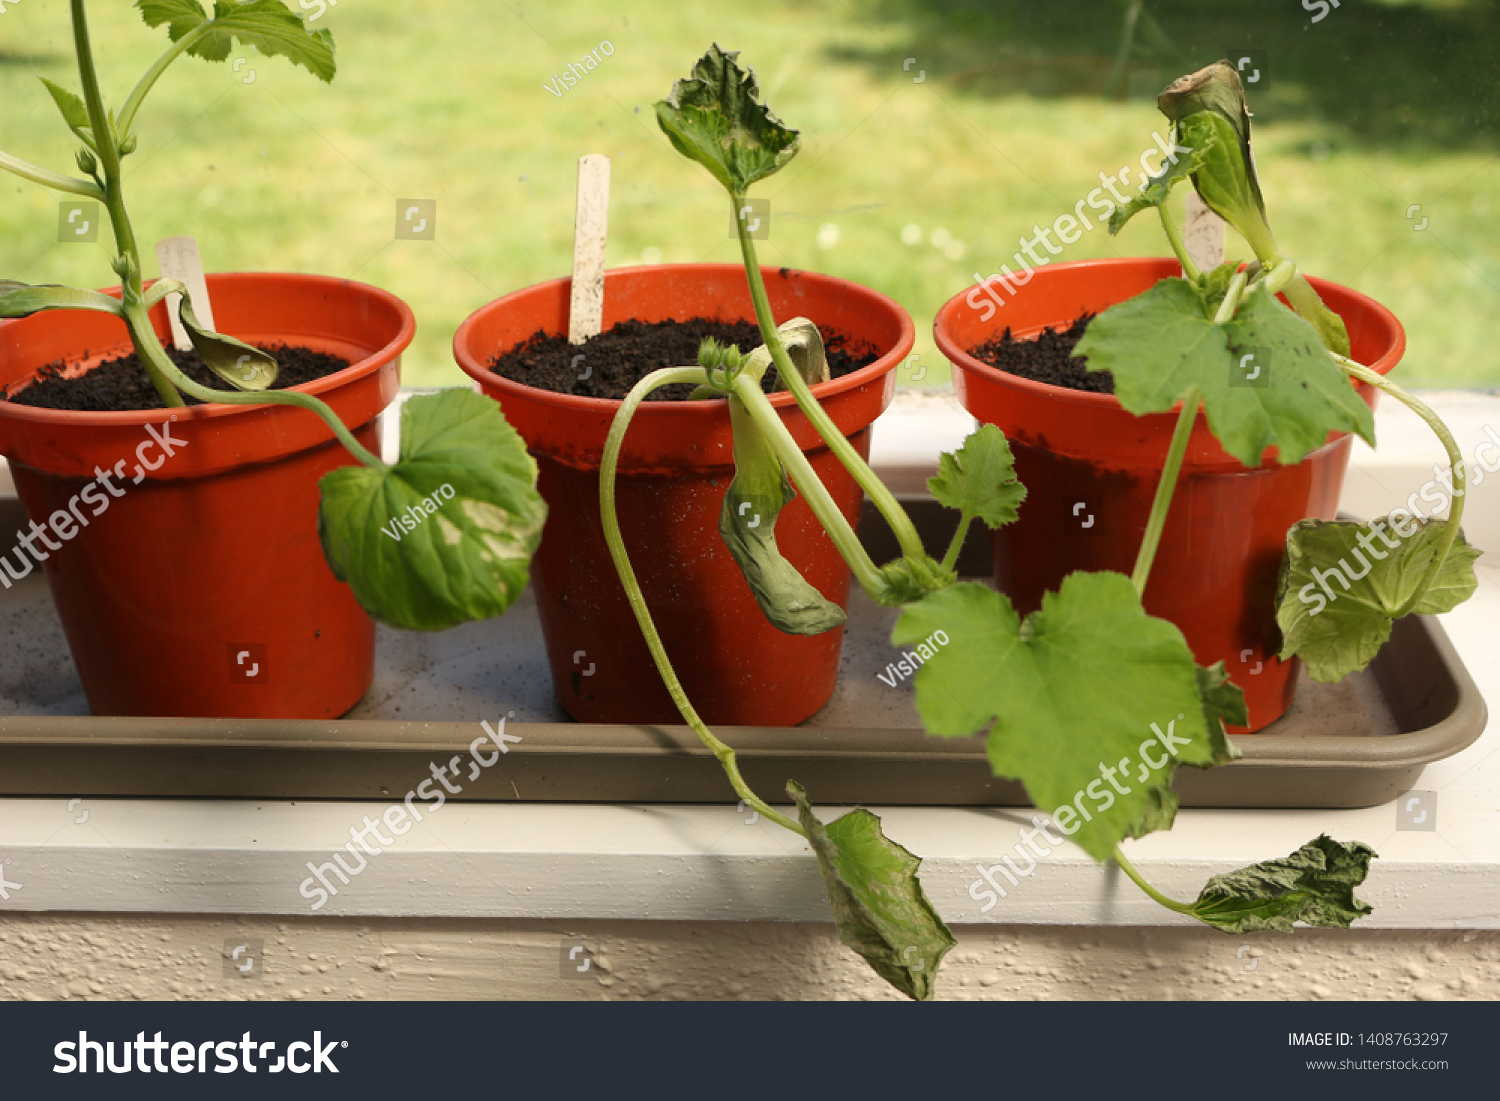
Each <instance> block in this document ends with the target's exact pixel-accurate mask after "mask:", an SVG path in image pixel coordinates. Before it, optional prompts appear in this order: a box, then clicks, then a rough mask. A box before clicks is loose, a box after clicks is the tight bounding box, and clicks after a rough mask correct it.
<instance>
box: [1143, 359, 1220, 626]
mask: <svg viewBox="0 0 1500 1101" xmlns="http://www.w3.org/2000/svg"><path fill="white" fill-rule="evenodd" d="M1200 404H1202V395H1201V394H1199V392H1198V388H1197V387H1196V386H1195V387H1193V389H1192V390H1191V391H1189V392H1188V395H1187V397H1185V398H1183V400H1182V412H1181V413H1179V414H1178V415H1177V427H1176V428H1175V429H1173V431H1172V443H1171V446H1170V447H1168V448H1167V461H1166V463H1165V464H1163V466H1162V468H1161V479H1160V480H1159V481H1158V482H1157V483H1156V498H1155V500H1153V501H1152V502H1151V515H1150V517H1149V518H1148V519H1147V520H1146V534H1145V535H1144V536H1143V537H1142V538H1141V549H1140V550H1139V551H1138V552H1137V553H1136V556H1135V570H1134V571H1132V573H1131V575H1130V582H1131V584H1132V585H1134V586H1135V591H1136V595H1137V596H1141V597H1144V596H1145V595H1146V580H1147V578H1149V577H1150V576H1151V564H1152V563H1153V562H1154V561H1155V560H1156V549H1157V547H1158V546H1160V544H1161V533H1162V530H1163V529H1164V528H1165V527H1166V526H1167V513H1168V512H1169V511H1170V510H1171V508H1172V494H1173V493H1175V492H1176V490H1177V475H1178V474H1180V473H1181V472H1182V459H1183V456H1184V455H1186V454H1187V445H1188V440H1189V439H1190V438H1191V437H1192V435H1193V425H1194V423H1195V422H1196V421H1197V420H1198V406H1199V405H1200Z"/></svg>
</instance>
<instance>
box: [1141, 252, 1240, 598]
mask: <svg viewBox="0 0 1500 1101" xmlns="http://www.w3.org/2000/svg"><path fill="white" fill-rule="evenodd" d="M1248 280H1249V276H1248V275H1246V274H1245V273H1244V272H1242V271H1240V272H1236V273H1235V275H1234V278H1233V279H1231V280H1230V282H1229V290H1228V291H1227V292H1226V293H1225V295H1224V301H1223V302H1221V303H1219V312H1218V313H1217V314H1215V315H1214V324H1215V325H1222V324H1224V322H1226V321H1228V320H1229V319H1230V318H1231V317H1233V316H1234V311H1235V310H1236V309H1238V308H1239V304H1240V297H1241V296H1242V295H1243V294H1244V293H1245V284H1246V283H1247V282H1248ZM1202 402H1203V395H1202V394H1201V393H1200V392H1199V390H1198V388H1197V387H1196V386H1195V387H1193V388H1192V389H1191V390H1189V391H1188V392H1187V395H1186V396H1185V397H1184V398H1183V399H1182V412H1180V413H1179V414H1178V415H1177V427H1176V428H1174V429H1173V430H1172V443H1171V445H1170V446H1168V448H1167V460H1166V463H1165V464H1164V465H1163V466H1162V468H1161V478H1160V480H1159V481H1158V482H1157V483H1156V498H1155V499H1154V500H1153V501H1152V502H1151V515H1150V516H1149V517H1148V518H1147V520H1146V534H1145V535H1144V536H1143V537H1142V539H1141V549H1140V551H1139V552H1137V554H1136V557H1135V569H1134V570H1133V571H1132V572H1131V575H1130V582H1131V584H1133V585H1134V586H1135V591H1136V593H1137V595H1139V596H1142V597H1144V596H1145V595H1146V581H1147V579H1148V578H1149V577H1150V576H1151V564H1152V563H1153V562H1154V561H1155V560H1156V550H1157V547H1158V546H1160V545H1161V533H1162V529H1164V528H1165V527H1166V526H1167V513H1168V512H1170V511H1171V508H1172V495H1173V494H1174V493H1175V492H1176V491H1177V476H1178V475H1179V474H1180V473H1181V472H1182V459H1183V456H1184V455H1186V454H1187V445H1188V440H1189V439H1191V438H1192V435H1193V424H1194V423H1195V422H1196V421H1197V419H1198V406H1199V405H1201V404H1202Z"/></svg>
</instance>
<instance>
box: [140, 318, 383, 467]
mask: <svg viewBox="0 0 1500 1101" xmlns="http://www.w3.org/2000/svg"><path fill="white" fill-rule="evenodd" d="M125 323H126V324H127V325H128V326H129V327H130V335H131V336H132V337H133V338H134V340H135V346H136V350H137V352H138V353H140V355H141V360H142V362H143V363H146V365H147V366H148V368H154V369H155V370H156V371H159V372H160V373H161V374H162V376H163V377H164V378H165V379H166V380H167V382H168V385H170V386H172V387H174V388H175V389H174V391H173V396H174V397H176V398H177V404H178V405H181V404H182V398H181V396H180V395H179V394H177V393H176V391H177V390H181V391H182V393H184V394H187V395H189V396H190V397H195V398H197V399H198V400H199V401H208V402H218V403H220V404H223V405H295V406H297V407H298V408H299V409H306V410H307V411H308V412H309V413H312V414H314V415H315V416H317V417H318V418H319V419H320V420H322V421H323V423H324V424H326V425H328V427H329V428H330V429H332V431H333V434H334V435H335V436H337V437H338V441H339V443H341V444H343V445H344V447H345V448H346V449H347V450H348V451H349V454H351V455H353V456H354V457H355V458H356V459H358V460H359V461H360V462H361V463H363V464H364V465H365V466H368V467H370V468H371V469H373V470H385V469H387V467H386V464H385V463H384V462H382V461H381V460H380V459H379V458H378V457H377V456H375V455H373V454H371V453H370V451H368V450H367V449H366V448H365V447H364V445H363V444H361V443H360V442H359V441H358V440H356V439H355V438H354V433H353V432H350V431H349V428H348V426H347V425H345V424H344V422H343V421H341V420H339V417H338V414H337V413H335V412H334V411H333V410H332V409H330V408H329V407H328V406H327V405H325V404H324V403H323V402H321V401H319V400H318V399H317V398H315V397H313V396H312V395H311V394H301V393H298V392H297V391H295V390H256V391H246V390H213V389H210V388H209V387H207V386H200V385H199V384H198V383H196V382H194V381H193V380H192V379H190V378H188V377H187V376H186V375H185V374H183V373H182V372H181V371H180V370H178V369H177V365H176V364H175V363H173V362H172V361H171V359H169V358H168V356H167V353H166V352H165V351H164V350H163V349H162V346H161V342H160V341H159V340H157V339H156V330H155V328H154V327H153V326H152V324H151V318H150V317H149V315H148V314H147V313H146V310H145V308H144V307H143V306H142V305H141V304H140V303H139V302H138V301H137V302H131V303H127V305H126V306H125Z"/></svg>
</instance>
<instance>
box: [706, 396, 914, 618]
mask: <svg viewBox="0 0 1500 1101" xmlns="http://www.w3.org/2000/svg"><path fill="white" fill-rule="evenodd" d="M734 393H735V397H736V398H737V399H738V400H739V401H740V402H741V403H742V404H743V405H744V407H745V410H746V412H748V413H749V415H750V417H751V419H752V420H753V421H754V422H755V424H756V427H758V428H759V429H760V430H761V432H762V433H764V434H765V437H766V440H767V441H768V442H769V443H770V445H771V448H772V449H773V450H774V451H775V452H776V457H777V458H778V459H779V460H781V465H782V466H784V467H786V470H787V473H788V474H789V475H790V476H791V479H792V484H793V485H795V486H796V487H797V489H798V490H799V491H800V492H801V494H802V497H803V499H804V500H805V501H806V502H807V505H808V507H809V508H810V509H812V513H813V515H814V516H815V517H816V518H817V520H818V523H819V524H821V525H822V526H823V530H824V532H825V533H827V535H828V538H829V539H830V540H832V541H833V545H834V546H835V547H836V548H838V552H839V554H840V555H842V556H843V559H844V561H845V562H846V563H848V566H849V569H850V571H851V572H852V573H853V574H854V579H855V580H856V581H858V582H859V587H860V588H862V589H864V591H865V592H866V593H867V594H868V595H869V596H870V598H871V599H872V600H875V599H878V598H879V596H880V593H881V592H882V591H883V590H884V588H885V583H884V579H883V578H882V577H881V574H880V570H879V569H878V568H876V566H875V563H874V561H873V560H872V559H871V558H870V554H869V552H868V551H866V550H865V548H864V544H863V543H861V542H860V541H859V535H858V534H857V533H856V532H855V530H854V528H853V527H851V526H850V524H849V521H848V520H846V519H845V518H844V514H843V512H842V511H840V509H839V506H838V505H837V504H835V503H834V500H833V496H832V494H830V493H829V492H828V489H827V487H826V486H824V485H823V483H822V481H820V480H819V478H818V475H817V472H816V471H814V470H813V468H812V464H811V463H809V462H808V461H807V456H806V455H804V454H803V453H802V449H801V448H800V447H798V446H797V441H796V440H794V439H792V434H791V432H789V431H788V430H787V427H786V423H785V422H784V421H782V419H781V417H780V416H778V415H777V413H776V407H775V406H774V405H772V404H771V402H770V399H769V398H767V397H766V395H765V391H763V390H762V389H761V388H760V383H759V382H758V381H757V380H755V379H752V378H751V377H750V376H749V375H748V374H742V375H740V376H739V378H737V379H736V380H735V382H734Z"/></svg>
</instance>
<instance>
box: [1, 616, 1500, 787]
mask: <svg viewBox="0 0 1500 1101" xmlns="http://www.w3.org/2000/svg"><path fill="white" fill-rule="evenodd" d="M1411 618H1412V619H1413V620H1414V621H1415V623H1416V624H1417V625H1419V626H1420V628H1421V629H1422V630H1423V632H1424V634H1425V635H1426V637H1427V640H1428V641H1429V642H1430V643H1431V644H1432V646H1433V647H1434V649H1436V650H1437V652H1438V655H1439V657H1440V658H1441V659H1442V662H1443V665H1444V668H1445V669H1447V671H1448V672H1449V674H1450V676H1452V678H1453V681H1454V686H1455V688H1456V692H1457V699H1456V701H1455V706H1454V708H1453V709H1452V711H1450V712H1449V713H1448V714H1447V715H1446V716H1444V717H1443V718H1442V719H1440V720H1439V721H1438V722H1436V723H1433V724H1432V725H1430V726H1426V727H1423V728H1421V729H1418V730H1412V731H1406V732H1403V733H1399V734H1388V735H1381V736H1379V737H1372V738H1351V737H1340V736H1331V735H1307V736H1303V735H1281V734H1274V733H1272V734H1267V733H1256V734H1240V735H1232V736H1231V738H1230V740H1231V741H1232V742H1233V743H1234V745H1235V746H1236V748H1238V749H1239V750H1240V751H1241V753H1242V754H1243V756H1242V757H1241V758H1240V759H1238V760H1234V761H1231V762H1229V763H1228V764H1227V765H1225V766H1220V767H1227V768H1231V769H1275V768H1292V769H1299V770H1302V769H1318V768H1337V769H1355V770H1378V771H1393V770H1396V769H1401V768H1410V767H1416V766H1421V765H1426V764H1430V763H1432V762H1433V761H1437V760H1442V759H1443V758H1445V757H1450V756H1452V755H1454V754H1456V753H1459V752H1461V751H1462V750H1464V749H1466V748H1468V747H1469V746H1470V745H1472V744H1473V743H1474V742H1475V741H1477V740H1478V739H1479V737H1480V736H1481V735H1482V734H1483V732H1484V729H1485V725H1486V722H1487V719H1488V708H1487V706H1486V704H1485V702H1484V699H1483V697H1482V696H1481V695H1480V693H1479V688H1478V686H1477V685H1476V684H1475V683H1474V680H1473V677H1472V675H1471V674H1470V673H1469V671H1468V669H1467V668H1466V667H1465V666H1464V664H1463V661H1462V659H1461V658H1460V656H1459V654H1458V652H1457V650H1456V649H1455V648H1454V646H1453V643H1452V641H1451V640H1450V639H1449V638H1448V635H1447V632H1446V631H1444V630H1443V627H1442V624H1441V623H1440V622H1439V621H1438V619H1437V617H1436V616H1426V615H1424V616H1414V617H1411ZM1392 641H1396V640H1395V639H1393V640H1392ZM1398 644H1399V643H1398ZM1374 675H1375V676H1376V677H1377V678H1378V677H1379V674H1378V672H1377V673H1375V674H1374ZM1377 683H1379V680H1378V679H1377ZM101 722H105V723H109V724H111V726H112V727H113V731H114V732H112V733H110V734H107V735H102V736H101V735H100V734H99V733H98V732H97V730H96V728H97V725H98V724H99V723H101ZM506 729H507V730H508V731H510V732H511V733H515V734H518V735H520V737H521V739H522V740H521V742H520V743H518V744H515V745H513V746H511V747H509V749H510V751H511V752H514V753H516V754H518V755H527V756H529V755H532V754H538V753H541V754H546V755H552V756H574V755H579V756H581V755H595V756H597V755H600V754H604V755H609V756H626V757H654V756H660V755H663V754H665V755H668V756H689V757H695V756H703V757H707V756H712V754H711V752H710V751H709V750H708V749H707V748H706V747H705V746H703V745H702V744H701V743H700V742H699V741H698V739H697V737H696V735H694V734H693V732H692V730H691V729H690V728H689V727H687V726H682V725H672V726H654V725H642V724H603V723H593V724H588V723H572V722H563V723H518V722H510V723H508V724H507V727H506ZM1455 729H1458V730H1461V731H1462V733H1461V734H1459V736H1458V737H1457V738H1455V737H1454V730H1455ZM460 732H462V733H460ZM719 732H720V733H721V734H722V736H723V737H724V738H725V739H726V740H727V741H728V742H729V743H730V744H732V745H734V746H735V747H736V753H737V754H739V755H740V756H741V757H745V758H757V757H769V756H774V757H783V758H788V759H793V760H797V759H801V760H809V759H833V760H839V759H846V758H856V759H860V760H887V761H890V760H897V761H899V760H911V759H914V758H915V759H917V760H920V761H939V760H945V761H950V762H963V761H983V760H984V757H985V754H984V745H983V738H982V736H981V735H974V736H972V737H971V738H966V739H954V740H944V741H938V740H936V739H933V738H932V737H931V736H929V735H928V734H927V732H926V731H925V730H923V729H922V728H920V727H806V726H799V727H753V726H740V727H731V726H726V727H722V728H719ZM320 733H321V734H323V735H325V736H321V737H320V736H319V735H320ZM480 736H482V734H481V728H480V725H479V723H478V721H465V722H457V721H436V722H435V721H409V720H391V719H349V720H345V719H316V720H296V719H291V720H288V719H218V718H150V717H106V718H103V719H99V718H95V717H94V716H25V715H10V716H0V752H3V751H4V750H7V749H12V748H31V749H46V748H51V749H80V748H83V747H87V746H111V747H116V748H142V749H145V748H151V749H209V750H215V749H236V750H252V749H269V750H279V751H287V750H293V751H295V750H304V751H308V752H351V753H391V754H400V753H404V754H412V753H420V752H422V751H423V750H430V751H433V752H438V751H442V752H448V751H452V750H459V749H467V747H468V746H469V745H470V743H471V742H472V741H473V740H474V738H475V737H480ZM557 737H560V738H561V739H562V740H553V739H554V738H557ZM844 737H858V738H859V739H860V741H861V743H862V744H861V745H860V746H856V747H850V748H841V747H839V746H837V745H835V744H826V743H828V742H830V741H831V740H833V739H841V738H844ZM810 738H811V739H815V740H817V741H820V742H824V743H825V744H813V745H809V744H807V742H808V740H809V739H810ZM1353 744H1357V745H1358V746H1359V747H1360V749H1361V751H1362V754H1363V755H1362V756H1361V758H1359V759H1351V758H1349V757H1347V756H1343V755H1342V751H1343V750H1345V749H1347V748H1349V747H1350V746H1351V745H1353ZM4 786H5V785H4V783H3V781H0V790H3V788H4Z"/></svg>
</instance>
